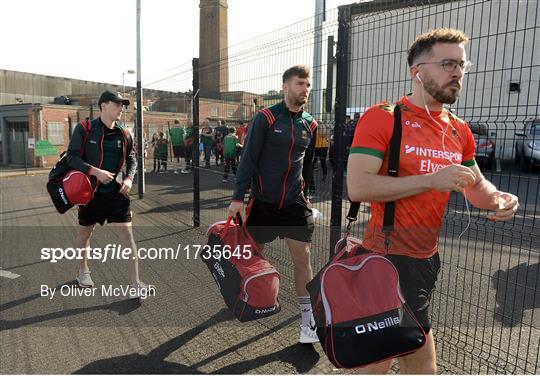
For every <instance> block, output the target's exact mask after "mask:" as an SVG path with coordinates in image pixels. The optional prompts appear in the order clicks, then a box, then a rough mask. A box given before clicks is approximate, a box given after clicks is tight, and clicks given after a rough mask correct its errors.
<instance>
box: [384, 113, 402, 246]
mask: <svg viewBox="0 0 540 376" xmlns="http://www.w3.org/2000/svg"><path fill="white" fill-rule="evenodd" d="M401 131H402V129H401V108H400V105H396V106H395V107H394V133H393V134H392V138H391V139H390V147H389V156H388V176H394V177H397V176H398V169H399V153H400V148H401ZM395 209H396V202H395V201H391V202H387V203H386V204H385V205H384V217H383V227H382V232H383V233H384V234H385V235H386V240H385V245H386V247H387V250H388V246H389V243H390V241H389V236H390V234H391V233H392V231H394V214H395Z"/></svg>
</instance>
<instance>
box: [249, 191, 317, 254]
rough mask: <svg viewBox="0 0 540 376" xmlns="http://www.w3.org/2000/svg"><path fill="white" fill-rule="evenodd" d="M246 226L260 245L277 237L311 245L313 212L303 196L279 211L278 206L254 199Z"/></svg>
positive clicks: (313, 226)
mask: <svg viewBox="0 0 540 376" xmlns="http://www.w3.org/2000/svg"><path fill="white" fill-rule="evenodd" d="M247 213H248V216H247V221H246V226H247V229H248V231H249V233H250V234H251V236H252V237H253V239H254V240H255V241H256V242H257V243H259V244H264V243H270V242H271V241H273V240H274V239H275V238H276V237H278V236H279V237H280V238H289V239H293V240H298V241H301V242H306V243H311V238H312V237H313V230H314V229H315V225H314V224H313V212H312V211H311V209H309V208H308V207H307V203H306V200H305V199H304V197H303V196H300V197H298V199H297V201H296V202H295V203H293V204H290V205H288V206H285V207H283V208H281V209H278V208H277V206H276V205H273V204H269V203H266V202H263V201H259V200H255V199H252V201H250V203H249V205H248V209H247Z"/></svg>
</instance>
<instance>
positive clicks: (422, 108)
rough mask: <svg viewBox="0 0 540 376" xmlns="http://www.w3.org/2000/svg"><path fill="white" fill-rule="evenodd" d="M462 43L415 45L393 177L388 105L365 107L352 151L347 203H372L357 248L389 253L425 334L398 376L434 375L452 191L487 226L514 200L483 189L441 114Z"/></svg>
mask: <svg viewBox="0 0 540 376" xmlns="http://www.w3.org/2000/svg"><path fill="white" fill-rule="evenodd" d="M467 41H468V38H467V36H466V35H465V34H464V33H463V32H461V31H458V30H454V29H437V30H433V31H430V32H428V33H424V34H422V35H420V36H419V37H417V38H416V40H415V41H414V43H413V44H412V45H411V47H410V48H409V51H408V56H407V62H408V64H409V73H410V76H411V78H412V80H413V93H412V94H411V95H408V96H405V97H403V98H402V99H400V100H399V101H398V102H397V105H399V106H400V110H401V114H402V115H401V116H402V119H401V125H402V140H401V147H400V164H399V175H398V177H391V176H386V175H387V169H388V148H389V143H390V138H391V137H392V133H393V123H394V116H393V111H394V106H393V105H391V104H389V103H381V104H378V105H375V106H373V107H371V108H370V109H369V110H368V111H367V112H366V113H365V114H364V115H363V116H362V118H361V119H360V120H359V122H358V125H357V127H356V130H355V134H354V140H353V143H352V146H351V150H350V155H349V163H348V172H347V188H348V193H349V197H350V199H351V200H352V201H358V202H360V201H364V202H371V217H370V220H369V223H368V225H367V227H366V230H365V232H364V240H363V246H364V247H365V248H366V249H368V250H370V251H373V252H379V253H388V258H389V259H390V260H391V261H392V262H393V263H394V265H395V266H396V268H397V270H398V272H399V277H400V285H401V288H402V291H403V293H404V297H405V300H406V301H407V303H408V305H409V306H410V307H411V309H412V310H413V312H414V314H415V316H416V318H417V320H418V322H419V323H420V325H421V326H422V327H423V328H424V330H425V332H426V334H427V342H426V344H425V346H423V347H422V348H421V349H420V350H418V351H417V352H416V353H414V354H410V355H407V356H403V357H400V358H399V363H400V371H401V372H402V373H405V374H408V373H415V374H422V373H436V371H437V363H436V356H435V354H436V353H435V343H434V340H433V334H432V332H431V330H430V322H429V312H428V310H429V304H430V299H431V294H432V292H433V289H434V287H435V282H436V280H437V274H438V272H439V268H440V260H439V254H438V253H437V238H438V235H439V231H440V229H441V224H442V217H443V214H444V211H445V209H446V206H447V204H448V201H449V198H450V192H451V191H456V192H462V193H463V194H464V195H465V197H466V199H467V200H468V201H470V202H471V203H472V204H473V205H474V206H476V207H478V208H482V209H487V210H492V211H493V212H494V213H493V214H492V215H491V216H490V217H489V219H491V220H493V221H504V220H509V219H511V218H513V216H514V214H515V212H516V210H517V209H518V206H519V204H518V198H517V197H516V196H515V195H513V194H510V193H506V192H501V191H499V190H497V189H496V188H495V186H493V184H491V183H490V182H488V181H487V180H486V179H485V178H484V176H483V175H482V173H481V172H480V169H479V168H478V166H477V165H476V162H475V160H474V151H475V142H474V138H473V136H472V133H471V131H470V129H469V126H468V125H467V123H465V122H464V121H462V120H461V119H459V118H458V117H457V116H455V115H454V114H453V113H452V112H450V111H448V110H447V109H445V108H444V107H443V105H444V104H452V103H454V102H455V101H456V100H457V98H458V96H459V93H460V91H461V87H462V81H463V75H464V74H465V73H467V72H468V71H469V70H470V67H471V63H470V62H469V61H468V60H467V57H466V53H465V48H464V46H465V44H466V43H467ZM391 201H396V207H395V217H394V223H395V224H394V231H393V232H392V234H391V235H390V237H389V238H388V240H389V242H386V237H385V234H384V233H383V232H382V221H383V213H384V203H386V202H391ZM391 361H392V360H391V359H390V360H387V361H384V362H381V363H378V364H375V365H371V366H368V367H366V368H365V369H364V371H367V372H368V373H386V372H388V369H389V367H390V364H391Z"/></svg>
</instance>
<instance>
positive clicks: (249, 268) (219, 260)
mask: <svg viewBox="0 0 540 376" xmlns="http://www.w3.org/2000/svg"><path fill="white" fill-rule="evenodd" d="M207 235H208V243H207V245H206V247H205V250H204V251H203V252H202V253H201V260H203V261H204V262H205V264H206V266H207V267H208V269H209V270H210V273H211V274H212V277H213V278H214V280H215V281H216V284H217V286H218V288H219V291H220V293H221V295H222V296H223V300H224V301H225V304H226V305H227V307H229V309H230V310H231V311H232V313H233V314H234V315H235V317H236V318H237V319H238V320H239V321H242V322H244V321H251V320H257V319H260V318H263V317H267V316H271V315H274V314H276V313H278V312H279V311H280V310H281V306H280V304H279V300H278V293H279V273H278V272H277V270H276V268H274V266H273V265H272V264H270V262H268V260H266V259H265V258H264V257H263V256H262V254H261V253H260V252H259V251H258V250H257V244H256V243H255V241H254V240H253V239H252V238H251V236H250V235H249V233H248V231H247V230H246V228H245V226H242V223H241V219H240V217H238V219H237V220H236V221H233V220H232V218H228V219H227V221H222V222H217V223H215V224H213V225H212V226H210V227H209V229H208V232H207Z"/></svg>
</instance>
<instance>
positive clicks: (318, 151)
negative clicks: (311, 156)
mask: <svg viewBox="0 0 540 376" xmlns="http://www.w3.org/2000/svg"><path fill="white" fill-rule="evenodd" d="M327 155H328V148H315V157H318V158H322V159H326V156H327Z"/></svg>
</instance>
